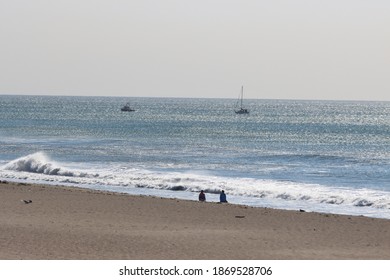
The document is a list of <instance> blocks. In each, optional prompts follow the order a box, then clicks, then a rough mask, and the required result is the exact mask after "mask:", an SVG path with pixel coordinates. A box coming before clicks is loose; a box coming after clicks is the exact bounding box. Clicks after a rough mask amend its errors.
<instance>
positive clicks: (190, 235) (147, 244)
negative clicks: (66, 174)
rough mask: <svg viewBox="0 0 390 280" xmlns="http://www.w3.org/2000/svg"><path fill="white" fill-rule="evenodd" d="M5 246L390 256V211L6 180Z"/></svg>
mask: <svg viewBox="0 0 390 280" xmlns="http://www.w3.org/2000/svg"><path fill="white" fill-rule="evenodd" d="M196 197H197V194H194V199H196ZM22 200H26V201H27V200H31V201H32V202H31V203H25V202H23V201H22ZM0 248H1V250H0V259H2V260H8V259H13V260H18V259H30V260H31V259H39V260H47V259H56V260H64V259H72V260H81V259H91V260H96V259H102V260H120V259H137V260H152V259H167V260H175V259H183V260H206V259H219V260H224V259H240V260H250V259H270V260H275V259H277V260H285V259H296V260H301V259H308V260H312V259H313V260H317V259H340V260H341V259H387V260H388V259H390V220H386V219H374V218H367V217H360V216H344V215H333V214H322V213H309V212H299V211H287V210H275V209H267V208H253V207H246V206H242V205H231V204H219V203H212V202H206V203H202V202H198V201H185V200H178V199H167V198H158V197H149V196H132V195H127V194H117V193H109V192H99V191H92V190H87V189H78V188H70V187H54V186H44V185H30V184H20V183H9V182H5V181H2V182H1V183H0Z"/></svg>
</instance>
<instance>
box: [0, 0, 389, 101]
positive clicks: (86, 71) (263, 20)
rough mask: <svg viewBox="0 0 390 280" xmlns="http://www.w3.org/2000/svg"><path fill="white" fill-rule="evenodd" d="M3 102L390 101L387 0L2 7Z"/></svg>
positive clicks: (99, 1) (95, 0)
mask: <svg viewBox="0 0 390 280" xmlns="http://www.w3.org/2000/svg"><path fill="white" fill-rule="evenodd" d="M0 40H1V41H0V94H47V95H107V96H116V95H124V96H163V97H223V98H236V97H237V96H238V93H239V91H240V87H241V85H244V87H245V94H246V97H247V98H282V99H353V100H390V1H389V0H0Z"/></svg>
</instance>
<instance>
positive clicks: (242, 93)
mask: <svg viewBox="0 0 390 280" xmlns="http://www.w3.org/2000/svg"><path fill="white" fill-rule="evenodd" d="M243 99H244V86H241V94H240V97H239V99H238V102H237V103H239V102H240V109H239V110H236V111H235V112H236V114H249V110H248V109H245V108H244V107H243V105H242V102H243Z"/></svg>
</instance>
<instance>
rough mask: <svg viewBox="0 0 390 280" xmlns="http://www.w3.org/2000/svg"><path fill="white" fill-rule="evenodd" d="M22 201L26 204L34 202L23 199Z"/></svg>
mask: <svg viewBox="0 0 390 280" xmlns="http://www.w3.org/2000/svg"><path fill="white" fill-rule="evenodd" d="M22 201H23V202H24V203H26V204H29V203H32V200H31V199H29V200H25V199H22Z"/></svg>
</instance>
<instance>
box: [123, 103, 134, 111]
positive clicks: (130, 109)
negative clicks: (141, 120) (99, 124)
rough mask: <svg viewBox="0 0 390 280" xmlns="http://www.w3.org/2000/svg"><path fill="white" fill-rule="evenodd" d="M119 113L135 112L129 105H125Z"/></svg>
mask: <svg viewBox="0 0 390 280" xmlns="http://www.w3.org/2000/svg"><path fill="white" fill-rule="evenodd" d="M121 111H122V112H133V111H135V110H134V109H132V108H131V107H130V103H126V105H125V106H123V107H122V108H121Z"/></svg>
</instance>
